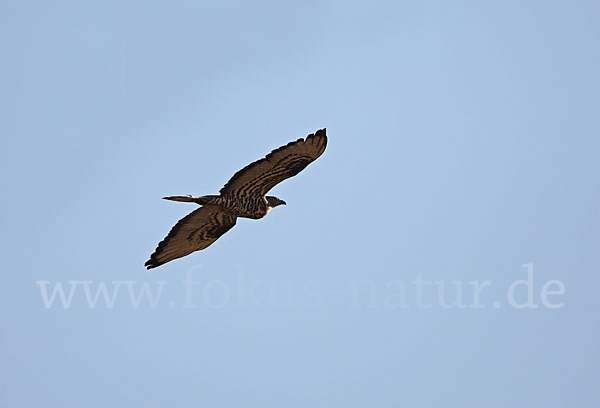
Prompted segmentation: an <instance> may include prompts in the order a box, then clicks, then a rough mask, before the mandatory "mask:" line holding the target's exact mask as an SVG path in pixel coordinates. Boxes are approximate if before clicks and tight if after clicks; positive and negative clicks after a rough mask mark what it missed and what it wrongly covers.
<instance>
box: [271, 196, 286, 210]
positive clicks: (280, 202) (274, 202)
mask: <svg viewBox="0 0 600 408" xmlns="http://www.w3.org/2000/svg"><path fill="white" fill-rule="evenodd" d="M266 198H267V205H268V206H269V207H271V208H275V207H277V206H278V205H285V201H283V200H282V199H281V198H277V197H274V196H267V197H266Z"/></svg>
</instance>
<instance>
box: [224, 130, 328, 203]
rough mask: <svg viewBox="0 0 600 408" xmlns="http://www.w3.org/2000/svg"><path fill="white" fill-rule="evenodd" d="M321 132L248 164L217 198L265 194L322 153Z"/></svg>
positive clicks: (323, 141)
mask: <svg viewBox="0 0 600 408" xmlns="http://www.w3.org/2000/svg"><path fill="white" fill-rule="evenodd" d="M325 133H326V130H325V129H321V130H318V131H317V132H316V133H314V134H310V135H308V136H307V137H306V139H298V140H296V141H295V142H290V143H288V144H287V145H285V146H281V147H280V148H279V149H275V150H273V151H272V152H271V153H269V154H268V155H267V156H266V157H264V158H262V159H260V160H258V161H255V162H254V163H250V164H249V165H247V166H246V167H244V168H243V169H241V170H240V171H238V172H237V173H235V174H234V175H233V177H232V178H231V179H230V180H229V181H228V182H227V184H225V186H224V187H223V188H222V189H221V191H220V193H221V195H232V196H237V197H245V196H249V195H265V194H266V193H267V192H268V191H269V190H270V189H272V188H273V187H274V186H275V185H277V184H279V183H280V182H282V181H283V180H285V179H287V178H290V177H293V176H295V175H296V174H298V173H300V172H301V171H302V170H303V169H304V168H305V167H306V166H308V165H309V164H310V163H312V162H313V161H315V160H316V159H317V158H318V157H319V156H320V155H322V154H323V152H324V151H325V147H326V146H327V136H326V134H325Z"/></svg>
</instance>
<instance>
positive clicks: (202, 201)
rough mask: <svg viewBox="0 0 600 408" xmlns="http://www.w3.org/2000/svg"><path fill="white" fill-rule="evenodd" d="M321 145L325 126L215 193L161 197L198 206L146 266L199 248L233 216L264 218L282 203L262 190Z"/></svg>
mask: <svg viewBox="0 0 600 408" xmlns="http://www.w3.org/2000/svg"><path fill="white" fill-rule="evenodd" d="M326 146H327V136H326V134H325V129H321V130H318V131H317V132H315V133H314V134H310V135H308V136H307V137H306V138H305V139H302V138H300V139H298V140H296V141H294V142H290V143H288V144H287V145H285V146H281V147H280V148H279V149H275V150H273V151H272V152H271V153H269V154H268V155H267V156H266V157H264V158H262V159H260V160H257V161H255V162H254V163H250V164H249V165H247V166H246V167H244V168H243V169H241V170H240V171H238V172H237V173H235V174H234V175H233V177H232V178H231V179H230V180H229V181H228V182H227V184H225V186H224V187H223V188H222V189H221V190H220V191H219V193H220V194H219V195H206V196H201V197H193V196H172V197H164V198H165V199H166V200H172V201H181V202H188V203H196V204H199V205H201V206H202V207H200V208H198V209H197V210H195V211H193V212H192V213H190V214H188V215H187V216H185V217H184V218H182V219H181V220H179V222H178V223H177V224H175V226H174V227H173V228H172V229H171V231H170V232H169V234H168V235H167V236H166V238H165V239H163V240H162V241H161V242H160V243H159V244H158V247H156V250H155V251H154V253H153V254H152V255H151V256H150V259H149V260H148V261H147V262H146V263H145V266H146V267H147V268H148V269H151V268H156V267H157V266H160V265H163V264H165V263H167V262H169V261H172V260H173V259H177V258H181V257H183V256H186V255H189V254H191V253H192V252H194V251H199V250H201V249H204V248H206V247H208V246H209V245H211V244H212V243H213V242H215V241H216V240H217V239H218V238H219V237H220V236H221V235H223V234H225V233H226V232H227V231H229V230H230V229H231V228H233V226H234V225H235V222H236V219H237V217H243V218H252V219H259V218H263V217H264V216H265V215H267V214H268V213H269V211H271V210H272V209H273V208H275V207H277V206H278V205H282V204H285V201H283V200H282V199H280V198H277V197H274V196H268V195H266V194H267V193H268V192H269V190H271V189H272V188H273V187H275V186H276V185H277V184H279V183H281V182H282V181H283V180H285V179H287V178H290V177H293V176H295V175H296V174H298V173H300V172H301V171H302V170H303V169H304V168H305V167H306V166H308V165H309V164H310V163H312V162H313V161H315V160H316V159H317V158H318V157H319V156H320V155H322V154H323V152H324V151H325V147H326Z"/></svg>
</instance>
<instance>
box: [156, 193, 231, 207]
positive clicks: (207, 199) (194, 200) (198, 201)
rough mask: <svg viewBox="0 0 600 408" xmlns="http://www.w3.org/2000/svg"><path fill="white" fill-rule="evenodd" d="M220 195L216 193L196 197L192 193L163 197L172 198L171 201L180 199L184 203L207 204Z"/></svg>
mask: <svg viewBox="0 0 600 408" xmlns="http://www.w3.org/2000/svg"><path fill="white" fill-rule="evenodd" d="M218 197H219V196H216V195H207V196H202V197H194V196H191V195H186V196H169V197H163V199H165V200H171V201H179V202H182V203H196V204H200V205H203V204H207V203H209V202H210V201H212V200H214V199H216V198H218Z"/></svg>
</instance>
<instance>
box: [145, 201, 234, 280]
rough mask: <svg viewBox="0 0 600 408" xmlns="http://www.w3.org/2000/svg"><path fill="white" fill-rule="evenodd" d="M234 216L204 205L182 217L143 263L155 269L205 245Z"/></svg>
mask: <svg viewBox="0 0 600 408" xmlns="http://www.w3.org/2000/svg"><path fill="white" fill-rule="evenodd" d="M235 221H236V217H234V216H232V215H229V214H226V213H224V212H222V211H220V210H219V208H218V207H215V206H212V205H205V206H203V207H200V208H198V209H197V210H196V211H194V212H192V213H190V214H188V215H187V216H185V217H183V218H182V219H181V220H179V222H178V223H177V224H175V226H174V227H173V228H171V231H170V232H169V235H167V237H166V238H165V239H163V240H162V241H161V242H160V243H159V244H158V247H157V248H156V250H155V251H154V253H153V254H152V255H151V256H150V259H149V260H148V261H147V262H146V263H145V264H144V265H145V266H147V267H148V269H151V268H156V267H157V266H160V265H162V264H165V263H167V262H169V261H172V260H173V259H177V258H181V257H182V256H186V255H188V254H191V253H192V252H194V251H199V250H201V249H204V248H206V247H208V246H209V245H210V244H212V243H213V242H215V241H216V240H217V239H218V238H219V237H220V236H221V235H223V234H225V233H226V232H227V231H229V230H230V229H231V228H233V226H234V225H235Z"/></svg>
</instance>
